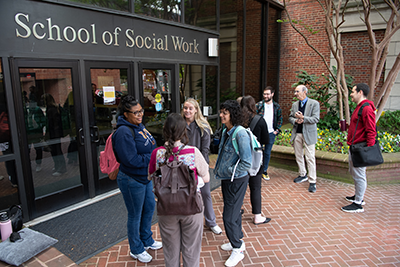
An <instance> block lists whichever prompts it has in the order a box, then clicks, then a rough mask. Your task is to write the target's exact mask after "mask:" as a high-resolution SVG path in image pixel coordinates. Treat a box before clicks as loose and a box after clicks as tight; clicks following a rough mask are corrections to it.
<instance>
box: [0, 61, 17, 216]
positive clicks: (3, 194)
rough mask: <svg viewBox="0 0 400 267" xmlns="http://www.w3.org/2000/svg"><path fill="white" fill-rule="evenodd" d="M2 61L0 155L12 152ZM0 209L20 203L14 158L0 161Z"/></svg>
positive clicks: (0, 69) (0, 75)
mask: <svg viewBox="0 0 400 267" xmlns="http://www.w3.org/2000/svg"><path fill="white" fill-rule="evenodd" d="M2 69H3V68H2V62H1V60H0V155H9V154H12V153H14V149H13V146H12V140H11V138H12V136H11V131H10V124H9V117H8V114H9V110H8V106H7V100H6V93H5V88H4V81H3V70H2ZM0 200H1V201H0V210H5V209H7V208H9V207H10V206H12V205H17V204H20V200H19V196H18V181H17V172H16V168H15V161H14V160H7V161H3V162H0Z"/></svg>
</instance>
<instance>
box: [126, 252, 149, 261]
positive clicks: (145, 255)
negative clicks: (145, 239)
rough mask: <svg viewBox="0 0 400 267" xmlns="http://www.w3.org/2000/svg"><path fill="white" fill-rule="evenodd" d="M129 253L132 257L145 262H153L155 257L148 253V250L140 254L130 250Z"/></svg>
mask: <svg viewBox="0 0 400 267" xmlns="http://www.w3.org/2000/svg"><path fill="white" fill-rule="evenodd" d="M129 254H130V255H131V257H132V258H134V259H137V260H138V261H140V262H143V263H147V262H151V260H152V259H153V257H152V256H151V255H150V254H149V253H147V251H146V250H145V251H143V252H142V253H140V254H133V253H132V252H129Z"/></svg>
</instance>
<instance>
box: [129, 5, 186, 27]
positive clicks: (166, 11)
mask: <svg viewBox="0 0 400 267" xmlns="http://www.w3.org/2000/svg"><path fill="white" fill-rule="evenodd" d="M135 13H137V14H142V15H146V16H150V17H155V18H159V19H165V20H170V21H176V22H181V0H135Z"/></svg>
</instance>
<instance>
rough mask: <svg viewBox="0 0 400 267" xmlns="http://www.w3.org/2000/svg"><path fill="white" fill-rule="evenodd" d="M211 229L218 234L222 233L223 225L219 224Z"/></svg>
mask: <svg viewBox="0 0 400 267" xmlns="http://www.w3.org/2000/svg"><path fill="white" fill-rule="evenodd" d="M210 229H211V231H212V232H213V233H214V234H216V235H220V234H222V229H221V227H219V226H218V225H216V226H213V227H210Z"/></svg>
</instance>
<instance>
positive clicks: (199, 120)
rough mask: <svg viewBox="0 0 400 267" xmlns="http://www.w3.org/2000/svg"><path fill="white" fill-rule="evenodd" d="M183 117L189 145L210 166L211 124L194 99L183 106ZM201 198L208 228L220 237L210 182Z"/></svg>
mask: <svg viewBox="0 0 400 267" xmlns="http://www.w3.org/2000/svg"><path fill="white" fill-rule="evenodd" d="M181 115H182V117H183V118H184V119H185V120H186V123H187V125H186V133H187V135H188V138H189V143H188V145H191V146H195V147H197V148H198V149H199V150H200V152H201V154H203V157H204V159H205V160H206V162H207V163H208V164H209V163H210V159H209V158H208V153H209V151H210V139H211V134H212V130H211V127H210V124H209V123H208V121H207V120H206V119H205V118H204V116H203V114H202V113H201V110H200V106H199V103H197V101H196V100H195V99H193V98H188V99H187V100H186V101H185V103H184V104H183V109H182V111H181ZM201 196H202V197H203V203H204V218H205V222H206V226H207V227H209V228H210V229H211V231H212V232H213V233H214V234H217V235H219V234H221V233H222V229H221V228H220V227H219V226H218V225H217V222H216V219H215V212H214V209H213V204H212V199H211V191H210V183H209V182H208V183H205V185H204V186H203V187H202V188H201Z"/></svg>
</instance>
